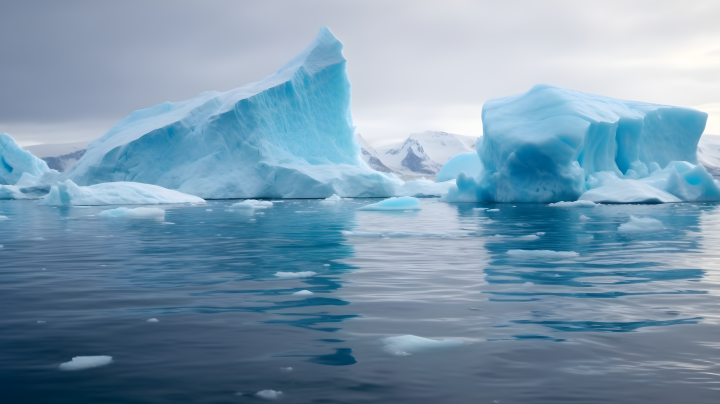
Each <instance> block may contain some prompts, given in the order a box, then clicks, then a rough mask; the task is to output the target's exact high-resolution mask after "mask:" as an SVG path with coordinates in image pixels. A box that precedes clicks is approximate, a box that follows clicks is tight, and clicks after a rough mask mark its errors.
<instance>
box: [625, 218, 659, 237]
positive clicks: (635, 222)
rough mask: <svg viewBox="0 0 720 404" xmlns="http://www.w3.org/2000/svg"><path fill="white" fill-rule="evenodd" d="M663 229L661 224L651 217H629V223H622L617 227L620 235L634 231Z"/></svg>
mask: <svg viewBox="0 0 720 404" xmlns="http://www.w3.org/2000/svg"><path fill="white" fill-rule="evenodd" d="M662 229H664V227H663V225H662V222H660V221H659V220H657V219H653V218H651V217H635V216H630V221H629V222H627V223H623V224H621V225H620V226H619V227H618V231H619V232H621V233H628V232H635V231H652V230H662Z"/></svg>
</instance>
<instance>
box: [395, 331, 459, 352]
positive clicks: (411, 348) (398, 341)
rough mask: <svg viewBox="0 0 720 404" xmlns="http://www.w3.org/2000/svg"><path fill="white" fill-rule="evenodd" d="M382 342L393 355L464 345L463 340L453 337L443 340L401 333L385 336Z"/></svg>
mask: <svg viewBox="0 0 720 404" xmlns="http://www.w3.org/2000/svg"><path fill="white" fill-rule="evenodd" d="M381 341H382V343H383V344H384V347H383V348H384V349H385V351H386V352H388V353H391V354H393V355H399V356H407V355H411V354H414V353H418V352H422V351H428V350H434V349H442V348H452V347H458V346H460V345H463V341H461V340H458V339H453V338H446V339H443V340H436V339H429V338H423V337H418V336H417V335H400V336H397V337H388V338H383V339H382V340H381Z"/></svg>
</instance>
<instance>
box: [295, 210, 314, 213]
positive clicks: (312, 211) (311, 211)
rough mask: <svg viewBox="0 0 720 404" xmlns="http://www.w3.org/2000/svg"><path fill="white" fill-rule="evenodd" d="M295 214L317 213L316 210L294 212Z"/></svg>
mask: <svg viewBox="0 0 720 404" xmlns="http://www.w3.org/2000/svg"><path fill="white" fill-rule="evenodd" d="M295 213H317V210H296V211H295Z"/></svg>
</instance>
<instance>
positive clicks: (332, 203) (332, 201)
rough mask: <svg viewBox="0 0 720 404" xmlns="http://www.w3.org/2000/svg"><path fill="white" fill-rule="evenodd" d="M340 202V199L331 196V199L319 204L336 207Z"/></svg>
mask: <svg viewBox="0 0 720 404" xmlns="http://www.w3.org/2000/svg"><path fill="white" fill-rule="evenodd" d="M340 201H342V198H341V197H339V196H337V195H335V194H333V195H332V196H331V197H328V198H325V199H323V200H322V201H320V203H321V204H323V205H336V204H337V203H338V202H340Z"/></svg>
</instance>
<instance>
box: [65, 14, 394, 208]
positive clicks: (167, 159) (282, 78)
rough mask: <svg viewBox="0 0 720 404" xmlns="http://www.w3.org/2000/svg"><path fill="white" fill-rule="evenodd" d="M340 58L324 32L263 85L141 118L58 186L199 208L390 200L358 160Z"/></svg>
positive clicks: (388, 183)
mask: <svg viewBox="0 0 720 404" xmlns="http://www.w3.org/2000/svg"><path fill="white" fill-rule="evenodd" d="M342 49H343V45H342V43H341V42H340V41H338V40H337V38H335V36H334V35H333V34H332V33H331V32H330V30H329V29H327V28H325V27H323V28H321V29H320V32H319V34H318V36H317V38H316V39H315V41H314V42H313V43H312V44H311V45H310V46H309V47H308V48H307V49H306V50H305V51H304V52H302V53H301V54H300V55H299V56H297V57H296V58H294V59H292V60H291V61H290V62H288V63H287V64H286V65H285V66H283V67H282V68H280V70H278V71H277V72H275V73H274V74H272V75H270V76H268V77H267V78H265V79H264V80H262V81H259V82H257V83H251V84H248V85H245V86H243V87H240V88H237V89H235V90H231V91H228V92H224V93H219V92H206V93H203V94H200V95H198V96H197V97H195V98H193V99H191V100H188V101H183V102H175V103H169V102H167V103H164V104H160V105H157V106H154V107H151V108H147V109H144V110H140V111H135V112H133V113H132V114H130V115H129V116H128V117H127V118H125V119H124V120H123V121H121V122H120V123H119V124H117V125H116V126H115V127H113V128H112V129H110V131H108V133H106V134H105V135H104V136H102V137H101V138H99V139H98V140H96V141H94V142H93V143H91V144H90V146H89V147H88V150H87V152H86V154H85V155H84V156H83V157H82V158H81V159H80V160H79V161H78V162H77V163H76V164H75V165H74V166H73V167H72V168H71V169H70V170H69V171H67V172H66V173H64V174H63V177H62V178H63V179H71V180H72V181H74V182H75V183H77V184H78V185H92V184H98V183H103V182H115V181H133V182H141V183H146V184H154V185H160V186H162V187H165V188H169V189H174V190H178V191H180V192H184V193H188V194H192V195H196V196H200V197H203V198H263V197H273V198H325V197H329V196H330V195H333V194H337V195H340V196H342V197H363V196H376V197H377V196H392V195H394V188H395V187H396V186H399V185H400V184H401V181H399V180H398V179H397V178H395V177H393V176H388V175H385V174H383V173H379V172H376V171H373V170H371V169H370V168H369V167H368V166H367V165H366V164H365V162H364V161H362V159H361V157H360V148H359V146H358V144H357V141H356V140H355V137H354V126H353V122H352V116H351V112H350V81H349V80H348V77H347V73H346V60H345V58H344V56H343V54H342Z"/></svg>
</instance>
